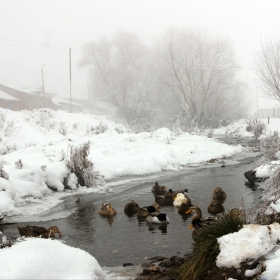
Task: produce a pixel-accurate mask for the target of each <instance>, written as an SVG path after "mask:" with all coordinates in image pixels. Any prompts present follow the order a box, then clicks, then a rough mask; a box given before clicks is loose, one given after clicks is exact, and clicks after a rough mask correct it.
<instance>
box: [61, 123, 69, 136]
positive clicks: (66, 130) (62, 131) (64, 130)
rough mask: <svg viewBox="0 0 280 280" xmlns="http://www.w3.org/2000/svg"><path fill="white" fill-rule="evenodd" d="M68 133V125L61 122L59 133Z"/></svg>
mask: <svg viewBox="0 0 280 280" xmlns="http://www.w3.org/2000/svg"><path fill="white" fill-rule="evenodd" d="M67 132H68V126H67V125H66V123H65V122H60V123H59V133H61V134H62V135H66V134H67Z"/></svg>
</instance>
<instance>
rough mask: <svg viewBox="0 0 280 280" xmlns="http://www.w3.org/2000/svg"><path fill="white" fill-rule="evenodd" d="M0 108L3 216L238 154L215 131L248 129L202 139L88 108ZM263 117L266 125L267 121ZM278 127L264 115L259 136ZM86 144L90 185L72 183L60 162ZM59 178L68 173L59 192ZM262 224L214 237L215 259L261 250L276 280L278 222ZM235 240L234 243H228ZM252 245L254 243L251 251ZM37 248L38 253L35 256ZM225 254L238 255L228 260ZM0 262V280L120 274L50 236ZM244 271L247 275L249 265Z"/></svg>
mask: <svg viewBox="0 0 280 280" xmlns="http://www.w3.org/2000/svg"><path fill="white" fill-rule="evenodd" d="M0 113H1V114H0V126H1V134H0V163H1V168H0V172H1V173H0V213H1V215H4V217H5V218H9V217H12V216H17V217H18V218H20V217H21V216H24V217H26V216H30V215H35V214H38V213H41V212H43V211H45V210H47V209H49V208H52V207H53V206H55V205H56V204H58V203H59V202H60V201H61V199H62V198H63V197H66V196H69V195H76V194H79V193H86V192H98V193H102V192H105V191H114V187H116V186H114V185H112V184H110V187H109V186H108V185H107V184H106V180H108V179H114V178H117V177H120V176H125V175H146V174H153V173H157V172H161V171H165V170H176V171H180V169H181V168H182V167H183V166H186V165H189V164H205V163H206V162H207V161H209V160H210V159H213V158H215V159H221V160H222V159H227V158H230V157H232V156H235V155H238V154H240V153H242V150H243V147H242V146H241V145H237V146H230V145H227V144H224V143H221V142H219V141H218V140H217V139H215V136H219V137H221V136H222V137H242V138H248V139H252V138H253V134H252V133H251V132H247V131H246V126H247V123H246V121H245V120H240V121H237V122H234V123H233V124H231V125H229V126H227V127H223V128H219V129H216V130H214V131H213V134H214V137H213V138H209V137H207V135H209V131H201V132H198V131H196V133H194V134H189V133H178V132H177V133H174V132H172V131H170V130H169V129H167V128H161V129H158V130H155V131H152V132H143V133H138V134H134V133H132V132H131V131H129V130H128V129H127V128H126V127H124V126H123V125H121V124H118V123H116V122H114V121H112V120H107V119H106V117H105V116H98V115H95V114H93V113H91V112H84V113H72V114H69V113H66V112H63V111H51V110H36V111H33V112H30V111H21V112H12V111H8V110H4V109H1V108H0ZM263 122H265V123H267V120H266V119H264V120H263ZM279 130H280V120H279V119H270V124H269V125H266V128H265V130H264V134H263V135H261V136H260V138H262V137H266V136H268V135H269V134H270V133H271V132H273V131H279ZM87 142H89V143H90V150H89V155H88V158H89V159H90V160H91V161H92V162H93V164H94V171H95V172H96V178H97V179H98V180H97V182H96V184H92V185H91V186H80V185H78V183H77V177H76V176H75V174H74V173H71V172H70V170H69V167H68V166H67V160H69V159H70V150H71V147H80V146H81V145H84V144H85V143H87ZM259 172H260V171H259ZM261 172H262V175H265V174H267V172H268V170H266V169H264V168H263V169H261ZM65 178H67V179H68V180H67V190H66V189H65ZM49 187H51V189H52V190H51V189H50V188H49ZM53 190H56V191H53ZM267 228H268V227H267V226H255V225H247V226H246V227H244V228H243V229H241V230H240V231H239V232H238V233H235V234H232V235H228V236H223V237H221V238H220V239H219V244H220V248H221V253H220V255H219V256H218V259H217V265H218V266H220V267H223V266H230V265H233V266H235V267H238V265H239V263H240V261H242V260H244V259H247V258H252V257H258V256H260V255H263V254H266V253H268V254H267V255H266V258H267V261H266V265H267V270H266V271H265V272H264V273H263V279H280V268H279V269H276V267H274V263H275V262H279V261H280V249H279V250H278V245H277V244H276V243H277V240H279V238H280V236H279V235H280V228H279V225H273V226H271V234H267V230H268V229H267ZM237 235H238V238H236V236H237ZM251 236H253V237H254V238H251ZM237 239H238V241H239V243H238V244H237V243H235V242H234V241H235V240H237ZM3 241H5V238H4V239H3ZM244 244H246V246H245V245H244ZM255 244H258V246H255ZM260 244H263V246H260ZM54 247H55V248H54ZM247 248H248V249H247ZM252 248H256V249H257V250H256V252H254V251H253V250H252ZM38 250H39V251H40V250H44V252H45V254H44V256H41V258H40V261H38V255H41V254H40V252H39V251H38ZM31 252H32V253H31ZM229 252H233V253H232V254H233V256H236V255H238V256H239V258H236V257H233V259H231V255H230V254H229ZM27 255H28V258H27V257H26V256H27ZM49 256H53V257H51V258H50V257H49ZM10 259H14V260H15V261H16V262H17V263H21V265H19V266H16V267H14V266H13V270H12V271H13V272H11V263H12V262H9V260H10ZM35 259H36V263H37V264H38V265H37V266H36V268H35V267H33V266H32V267H31V266H30V264H32V263H33V262H34V261H35ZM0 262H1V264H2V267H3V269H2V268H1V271H0V278H1V279H23V278H25V279H57V278H59V279H69V278H71V279H80V278H83V279H118V277H120V276H116V275H111V274H110V273H108V272H105V271H104V270H103V269H102V268H101V267H100V266H99V264H98V260H96V259H95V258H94V256H91V255H89V254H88V253H87V252H84V251H82V250H80V249H78V248H72V247H69V246H67V245H65V244H63V243H62V242H60V241H53V240H41V239H29V240H27V241H23V242H19V243H18V244H16V245H14V246H12V247H11V248H6V249H3V250H0ZM49 262H50V263H49ZM46 263H49V266H46V265H45V264H46ZM72 263H73V265H72ZM77 264H80V265H79V266H77ZM69 267H71V269H70V270H69ZM272 267H274V269H272ZM50 268H51V269H50ZM270 268H271V269H270ZM247 273H248V274H250V273H251V274H253V272H251V271H248V272H247ZM120 279H123V278H121V277H120Z"/></svg>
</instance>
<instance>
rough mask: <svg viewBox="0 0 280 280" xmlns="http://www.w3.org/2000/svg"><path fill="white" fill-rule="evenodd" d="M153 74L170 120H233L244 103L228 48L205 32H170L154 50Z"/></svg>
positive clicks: (227, 45) (242, 88) (189, 30)
mask: <svg viewBox="0 0 280 280" xmlns="http://www.w3.org/2000/svg"><path fill="white" fill-rule="evenodd" d="M155 58H156V60H155V63H154V66H153V71H152V74H153V76H154V77H155V79H156V82H157V84H158V85H159V87H160V88H159V92H160V95H159V97H160V98H161V102H162V103H163V104H165V108H166V111H167V112H168V114H170V115H171V116H173V117H174V116H175V115H178V114H181V116H182V115H184V116H186V117H187V118H188V119H189V120H194V121H195V122H196V123H197V124H199V125H203V124H207V122H208V121H209V120H210V119H214V120H217V119H221V118H234V117H236V115H237V113H240V111H241V110H240V109H241V108H242V106H241V105H243V103H244V95H243V92H244V87H243V86H242V85H241V84H240V83H239V82H238V80H237V79H236V73H237V70H238V67H237V63H236V61H235V57H234V52H233V50H232V46H231V44H230V43H229V42H228V41H227V40H225V39H220V38H213V37H211V36H210V35H208V34H206V32H202V31H199V30H197V31H194V30H192V29H181V30H179V29H174V28H170V29H169V30H168V31H167V32H166V33H165V34H164V35H163V36H162V38H161V40H160V41H159V42H158V45H157V47H156V49H155Z"/></svg>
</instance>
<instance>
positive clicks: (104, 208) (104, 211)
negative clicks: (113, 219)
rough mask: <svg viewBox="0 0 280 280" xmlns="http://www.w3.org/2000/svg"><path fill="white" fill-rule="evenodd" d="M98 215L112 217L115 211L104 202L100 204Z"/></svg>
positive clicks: (110, 205)
mask: <svg viewBox="0 0 280 280" xmlns="http://www.w3.org/2000/svg"><path fill="white" fill-rule="evenodd" d="M98 214H99V215H103V216H114V215H116V214H117V211H116V210H115V209H114V208H113V206H112V204H111V203H107V202H104V203H102V205H101V208H100V210H99V211H98Z"/></svg>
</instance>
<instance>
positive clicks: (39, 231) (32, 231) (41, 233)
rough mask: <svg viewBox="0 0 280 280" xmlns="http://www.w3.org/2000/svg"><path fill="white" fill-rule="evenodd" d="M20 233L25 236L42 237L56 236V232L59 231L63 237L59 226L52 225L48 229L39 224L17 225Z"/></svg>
mask: <svg viewBox="0 0 280 280" xmlns="http://www.w3.org/2000/svg"><path fill="white" fill-rule="evenodd" d="M17 228H18V231H19V234H20V235H21V236H25V237H42V238H55V234H56V233H58V234H59V237H61V235H62V234H61V232H60V231H59V229H58V227H57V226H51V227H49V228H48V229H47V228H44V227H38V226H28V225H27V226H25V227H17Z"/></svg>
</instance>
